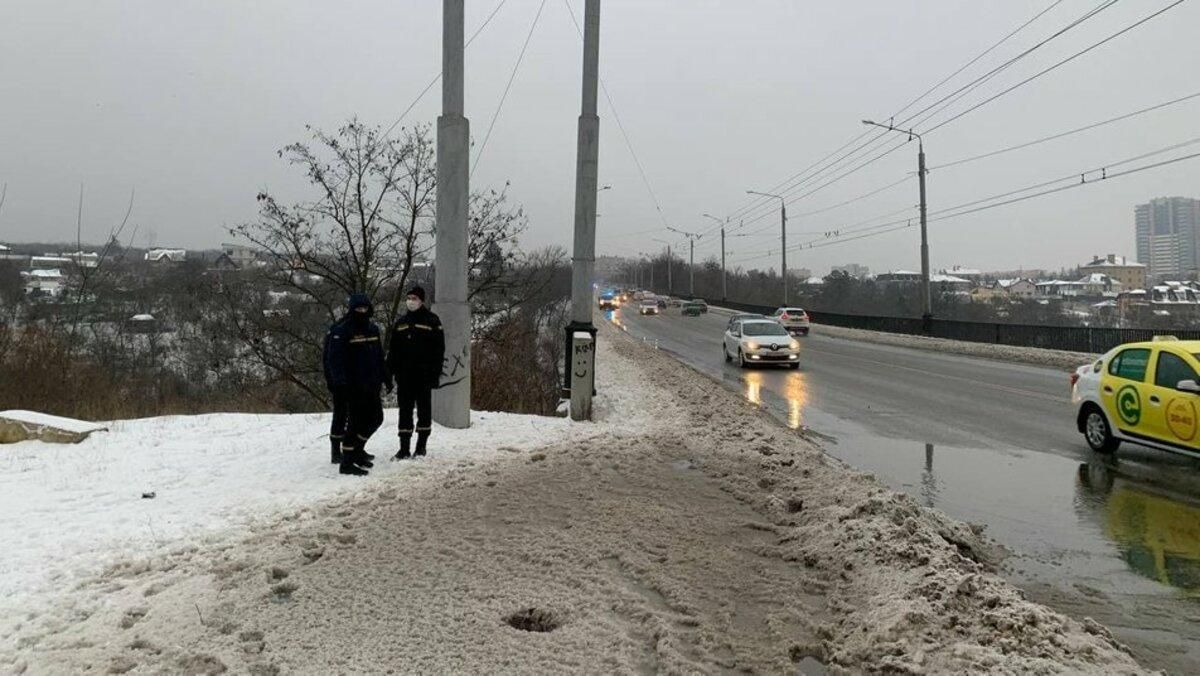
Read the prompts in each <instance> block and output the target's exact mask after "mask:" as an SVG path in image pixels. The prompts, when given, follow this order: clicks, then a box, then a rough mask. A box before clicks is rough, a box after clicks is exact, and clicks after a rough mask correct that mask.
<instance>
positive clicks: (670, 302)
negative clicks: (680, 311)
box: [667, 298, 683, 307]
mask: <svg viewBox="0 0 1200 676" xmlns="http://www.w3.org/2000/svg"><path fill="white" fill-rule="evenodd" d="M667 305H669V306H671V307H681V306H682V305H683V301H682V300H680V299H678V298H668V299H667Z"/></svg>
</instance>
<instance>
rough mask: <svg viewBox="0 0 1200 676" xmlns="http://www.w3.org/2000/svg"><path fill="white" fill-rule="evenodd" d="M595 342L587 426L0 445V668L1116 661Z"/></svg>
mask: <svg viewBox="0 0 1200 676" xmlns="http://www.w3.org/2000/svg"><path fill="white" fill-rule="evenodd" d="M598 362H599V365H598V379H597V380H598V382H597V388H598V389H599V390H600V391H601V392H602V397H601V398H600V400H598V402H597V407H596V408H597V418H598V422H596V423H592V424H571V423H568V422H567V421H565V420H558V419H531V418H526V417H520V416H487V417H486V418H484V417H481V418H480V419H479V424H478V425H477V426H475V427H473V428H472V429H470V430H467V431H461V432H451V431H446V430H437V431H436V432H435V436H434V438H433V439H434V440H435V441H436V442H437V443H436V444H434V445H433V447H432V448H433V451H432V452H433V456H432V457H431V458H429V459H428V460H426V461H424V462H420V463H416V462H414V463H405V464H401V465H399V466H390V465H389V466H386V467H385V466H384V465H383V464H381V465H380V467H381V468H383V470H382V471H380V472H378V473H377V475H376V476H373V477H371V478H369V479H367V480H355V479H351V478H342V477H338V476H335V475H334V474H333V469H332V467H331V466H330V465H328V464H327V458H326V452H327V449H326V445H325V441H324V439H323V438H322V433H323V431H324V430H323V424H324V418H323V417H321V416H204V417H195V418H174V419H158V420H146V421H129V422H123V423H117V424H114V426H113V431H112V432H111V433H108V434H107V435H104V438H100V437H97V438H96V439H93V440H90V441H89V442H87V443H85V444H82V445H80V446H74V447H61V448H59V447H51V446H48V445H31V444H23V445H20V446H17V447H15V448H14V447H5V448H0V454H4V455H3V457H4V459H2V460H0V477H2V478H0V481H3V483H2V484H0V490H2V491H3V498H2V499H3V503H2V504H0V509H3V510H5V512H4V515H3V518H4V519H5V521H4V522H3V527H4V533H5V535H6V538H7V537H8V536H9V533H13V536H12V537H13V539H10V540H8V541H7V542H6V545H7V546H6V547H5V550H4V554H3V556H4V557H5V558H4V559H3V561H4V569H3V570H2V571H0V585H3V586H2V589H3V591H4V592H5V595H6V596H7V597H8V599H7V600H6V603H7V604H9V605H8V607H7V608H5V609H4V610H3V612H2V614H0V618H2V620H0V672H15V673H32V674H42V673H48V674H57V673H190V674H209V673H223V672H225V671H227V670H228V671H233V672H236V673H250V674H280V673H313V674H327V673H379V672H388V671H394V672H397V673H410V672H421V673H464V672H465V673H478V672H488V673H530V672H534V673H542V672H546V673H550V672H555V673H558V672H605V673H610V672H611V673H652V672H656V671H666V672H669V673H678V672H689V673H691V672H715V671H722V672H724V671H759V672H761V671H767V672H787V671H792V672H795V671H800V672H802V673H820V672H821V671H822V670H823V669H824V667H822V664H824V665H827V666H828V667H829V669H830V670H831V671H832V672H834V673H846V672H850V673H858V672H874V671H890V672H896V673H915V672H930V673H980V672H996V673H1058V672H1072V673H1077V672H1091V673H1140V672H1141V670H1140V669H1139V668H1138V666H1137V665H1136V664H1135V663H1134V662H1133V661H1132V659H1131V658H1130V657H1129V656H1128V654H1127V653H1126V652H1125V651H1124V650H1123V649H1122V648H1121V647H1120V646H1119V645H1117V644H1116V642H1115V641H1113V639H1112V638H1111V636H1110V635H1109V634H1108V632H1107V631H1106V630H1105V629H1104V628H1103V627H1101V626H1099V625H1098V624H1096V623H1095V622H1092V621H1090V620H1087V619H1078V620H1077V619H1071V618H1067V617H1065V616H1063V615H1061V614H1059V613H1055V612H1053V611H1051V610H1049V609H1047V608H1045V607H1043V606H1039V605H1037V604H1034V603H1030V602H1029V601H1027V600H1025V599H1024V598H1023V596H1022V595H1021V593H1020V592H1019V591H1018V590H1016V589H1015V588H1013V587H1012V586H1011V585H1009V584H1008V583H1006V582H1005V581H1004V580H1003V579H1001V578H1000V577H998V576H997V575H996V574H995V573H994V572H993V565H992V561H991V557H992V552H991V547H990V545H989V544H988V543H987V542H986V540H984V539H983V538H982V537H980V535H979V534H978V533H976V532H975V531H973V530H972V529H971V528H969V527H967V526H966V525H964V524H962V523H958V522H955V521H952V520H950V519H948V518H947V517H945V516H944V515H942V514H940V513H937V512H934V511H932V510H929V509H927V508H924V507H922V506H921V505H919V504H917V503H915V502H914V501H912V500H911V499H909V498H907V497H905V496H903V495H899V494H896V493H894V492H892V491H890V490H888V489H886V488H884V487H882V486H881V485H880V484H879V483H878V482H877V481H875V480H874V479H873V478H872V477H870V476H867V475H864V474H861V473H858V472H855V471H853V470H851V469H849V468H847V467H846V466H844V465H843V464H841V463H839V462H837V461H835V460H832V459H831V458H829V457H828V456H826V455H824V454H823V453H822V452H821V450H820V449H819V448H817V447H816V446H814V445H813V444H812V443H811V442H809V441H808V440H806V439H805V438H803V437H802V436H800V435H798V434H797V433H795V432H794V431H791V430H788V429H786V428H784V427H782V426H780V425H779V424H777V423H776V422H775V421H774V420H772V419H771V418H770V417H769V416H767V415H766V414H764V413H762V412H761V411H756V410H755V409H754V408H752V407H750V406H749V405H748V404H747V403H746V402H745V401H743V400H742V399H741V398H740V397H739V396H737V394H735V393H732V392H729V391H726V390H725V389H723V388H721V387H720V386H718V385H716V384H714V383H713V382H712V381H711V380H709V379H707V378H705V377H703V376H701V375H699V374H697V373H695V372H693V371H692V370H690V369H688V368H687V367H685V366H682V365H680V364H679V363H678V362H676V361H675V360H673V359H670V358H668V357H666V356H665V355H662V354H659V353H657V352H656V351H654V350H653V349H651V348H648V347H645V346H641V345H637V344H636V343H634V342H632V341H630V340H628V338H627V337H625V336H623V335H621V334H619V333H618V332H616V331H614V330H612V329H611V328H605V329H603V330H602V333H601V339H600V343H599V354H598ZM391 429H394V427H393V428H391ZM382 439H386V440H387V441H389V442H390V441H391V438H390V435H385V436H384V437H382ZM81 449H83V450H85V451H87V450H88V449H90V453H84V454H77V455H72V453H73V452H76V453H77V452H78V451H80V450H81ZM376 450H377V451H381V450H383V449H376ZM881 451H883V452H885V451H886V449H881ZM14 452H15V453H16V455H12V456H11V457H9V454H11V453H14ZM5 463H7V464H5ZM10 489H12V490H15V491H19V493H10ZM145 491H154V492H155V493H156V497H155V498H153V499H142V498H141V494H142V492H145ZM26 522H28V525H26ZM151 526H152V527H153V528H152V529H151ZM530 630H533V631H530Z"/></svg>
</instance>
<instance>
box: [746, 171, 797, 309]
mask: <svg viewBox="0 0 1200 676" xmlns="http://www.w3.org/2000/svg"><path fill="white" fill-rule="evenodd" d="M746 194H749V195H760V196H762V197H774V198H775V199H777V200H779V256H780V262H779V266H780V269H781V270H782V272H783V274H782V277H783V307H787V304H788V266H787V202H785V201H784V200H783V195H772V194H771V193H769V192H758V191H757V190H747V191H746Z"/></svg>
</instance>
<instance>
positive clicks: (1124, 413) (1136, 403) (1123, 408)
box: [1117, 385, 1142, 427]
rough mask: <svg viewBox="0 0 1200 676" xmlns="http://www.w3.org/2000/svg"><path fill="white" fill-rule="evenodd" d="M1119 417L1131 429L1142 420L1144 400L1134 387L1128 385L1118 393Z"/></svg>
mask: <svg viewBox="0 0 1200 676" xmlns="http://www.w3.org/2000/svg"><path fill="white" fill-rule="evenodd" d="M1117 415H1119V416H1121V420H1123V421H1125V424H1126V425H1129V426H1131V427H1132V426H1134V425H1137V424H1138V422H1139V421H1140V420H1141V419H1142V398H1141V397H1140V396H1138V391H1137V388H1136V387H1134V386H1133V385H1126V386H1125V387H1122V388H1121V391H1119V392H1117Z"/></svg>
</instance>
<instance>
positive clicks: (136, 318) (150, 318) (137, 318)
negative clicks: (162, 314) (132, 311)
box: [129, 314, 154, 322]
mask: <svg viewBox="0 0 1200 676" xmlns="http://www.w3.org/2000/svg"><path fill="white" fill-rule="evenodd" d="M129 321H131V322H152V321H154V315H147V314H140V315H134V316H132V317H130V318H129Z"/></svg>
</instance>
